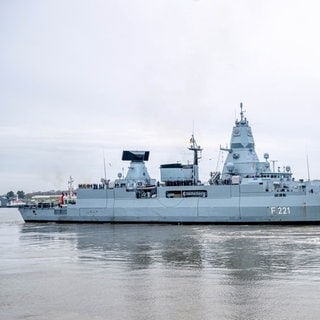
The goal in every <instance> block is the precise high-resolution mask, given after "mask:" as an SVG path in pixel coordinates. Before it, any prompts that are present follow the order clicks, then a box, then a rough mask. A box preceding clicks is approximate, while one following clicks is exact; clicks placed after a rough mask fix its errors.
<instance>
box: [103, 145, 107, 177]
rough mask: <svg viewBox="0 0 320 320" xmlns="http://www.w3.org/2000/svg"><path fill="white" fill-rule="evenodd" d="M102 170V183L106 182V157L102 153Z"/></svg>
mask: <svg viewBox="0 0 320 320" xmlns="http://www.w3.org/2000/svg"><path fill="white" fill-rule="evenodd" d="M103 169H104V181H107V169H106V157H105V156H104V151H103Z"/></svg>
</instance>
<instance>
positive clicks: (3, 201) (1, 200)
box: [0, 197, 8, 207]
mask: <svg viewBox="0 0 320 320" xmlns="http://www.w3.org/2000/svg"><path fill="white" fill-rule="evenodd" d="M7 204H8V199H7V198H5V197H0V207H6V206H7Z"/></svg>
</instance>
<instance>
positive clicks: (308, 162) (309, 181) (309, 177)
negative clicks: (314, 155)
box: [307, 153, 310, 182]
mask: <svg viewBox="0 0 320 320" xmlns="http://www.w3.org/2000/svg"><path fill="white" fill-rule="evenodd" d="M307 170H308V181H309V182H310V168H309V157H308V153H307Z"/></svg>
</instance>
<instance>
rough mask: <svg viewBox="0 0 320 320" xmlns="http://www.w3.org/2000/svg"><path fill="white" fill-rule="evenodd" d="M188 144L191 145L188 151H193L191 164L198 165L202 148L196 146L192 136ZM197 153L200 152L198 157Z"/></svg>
mask: <svg viewBox="0 0 320 320" xmlns="http://www.w3.org/2000/svg"><path fill="white" fill-rule="evenodd" d="M190 144H191V145H190V147H189V148H188V149H189V150H191V151H193V164H194V165H196V166H197V165H198V163H199V161H198V160H199V159H201V152H202V148H201V147H200V146H198V145H197V142H196V140H195V138H194V135H193V134H192V136H191V139H190ZM198 152H200V155H198Z"/></svg>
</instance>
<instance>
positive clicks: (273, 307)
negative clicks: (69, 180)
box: [0, 209, 320, 320]
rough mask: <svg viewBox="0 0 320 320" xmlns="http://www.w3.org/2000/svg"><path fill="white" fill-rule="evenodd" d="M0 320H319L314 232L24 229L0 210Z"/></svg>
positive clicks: (319, 248) (319, 251)
mask: <svg viewBox="0 0 320 320" xmlns="http://www.w3.org/2000/svg"><path fill="white" fill-rule="evenodd" d="M0 258H1V260H0V319H36V320H37V319H59V320H61V319H77V320H82V319H113V320H117V319H119V320H120V319H121V320H125V319H139V320H143V319H163V320H168V319H174V320H177V319H183V320H186V319H219V320H224V319H238V320H240V319H241V320H242V319H243V320H248V319H255V320H256V319H272V320H274V319H277V320H280V319H290V320H292V319H303V320H307V319H312V320H314V319H318V318H319V314H320V302H319V301H320V300H319V298H320V226H314V227H313V226H302V227H292V226H291V227H277V226H276V227H274V226H270V227H269V226H178V225H108V224H102V225H87V224H81V225H77V224H35V223H27V224H25V223H24V222H23V221H22V219H21V218H20V216H19V213H18V211H17V210H16V209H0Z"/></svg>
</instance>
